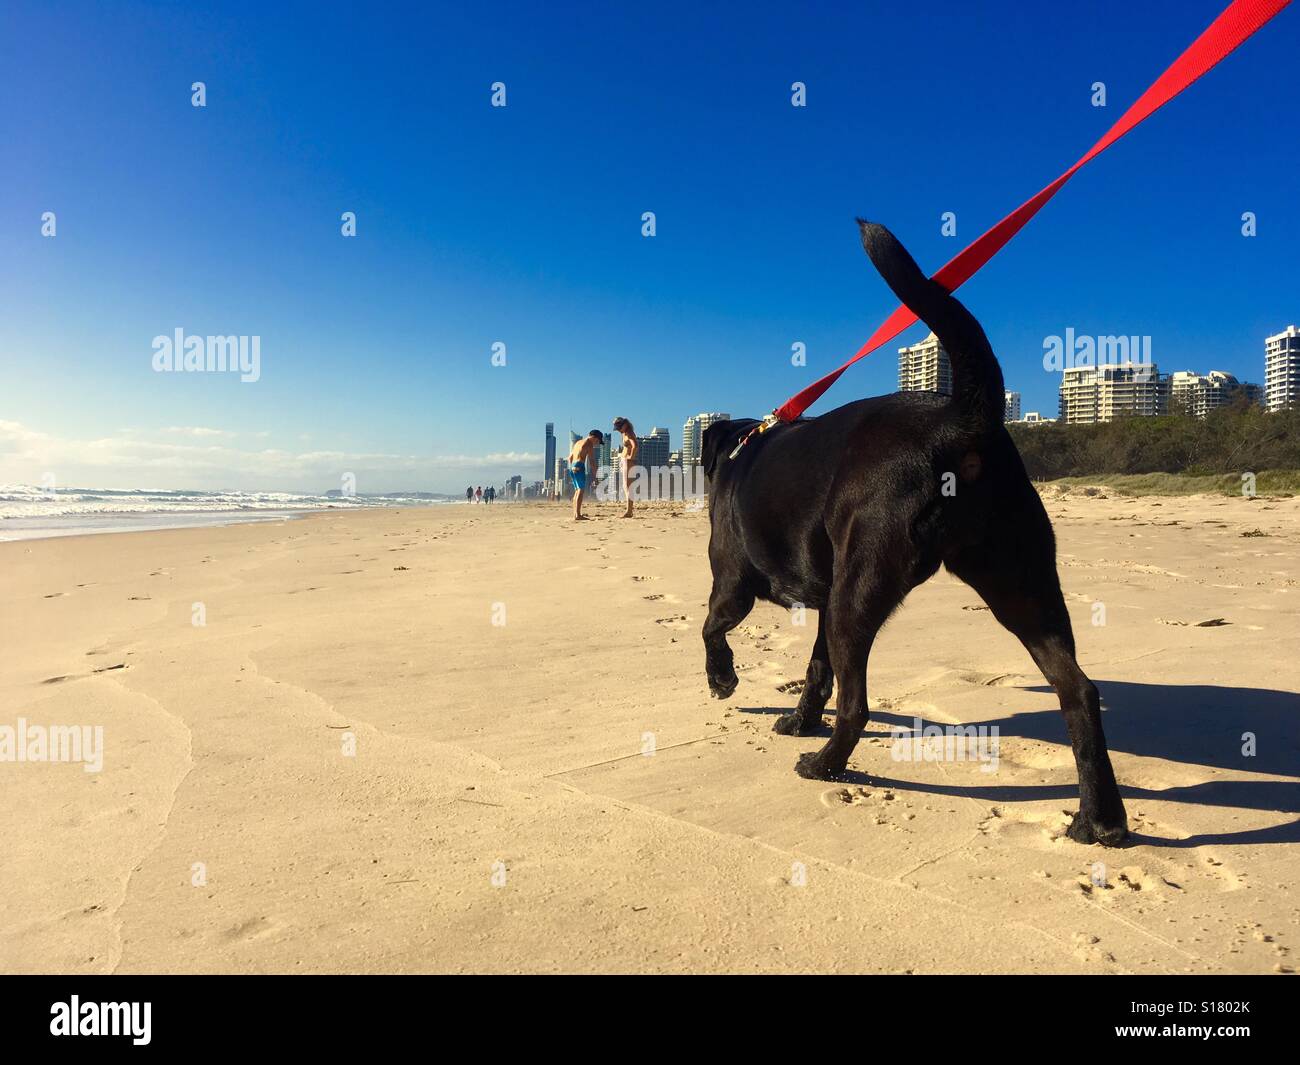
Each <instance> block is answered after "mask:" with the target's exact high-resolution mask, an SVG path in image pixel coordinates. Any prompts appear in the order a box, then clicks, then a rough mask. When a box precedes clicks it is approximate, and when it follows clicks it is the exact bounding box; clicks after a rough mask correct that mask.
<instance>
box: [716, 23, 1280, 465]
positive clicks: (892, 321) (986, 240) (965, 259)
mask: <svg viewBox="0 0 1300 1065" xmlns="http://www.w3.org/2000/svg"><path fill="white" fill-rule="evenodd" d="M1290 2H1291V0H1233V2H1232V3H1230V4H1229V5H1228V6H1227V7H1226V8H1225V9H1224V11H1223V13H1222V14H1221V15H1219V17H1218V18H1216V19H1215V20H1214V21H1213V22H1212V23H1211V24H1210V25H1209V27H1208V28H1207V29H1206V30H1205V32H1204V33H1202V34H1201V35H1200V36H1199V37H1197V38H1196V40H1195V41H1193V42H1192V43H1191V45H1190V46H1189V47H1188V49H1187V51H1185V52H1184V53H1183V54H1182V55H1180V56H1179V57H1178V58H1177V59H1175V60H1174V62H1173V63H1172V64H1170V66H1169V69H1168V70H1166V71H1165V72H1164V73H1163V74H1161V75H1160V77H1159V78H1157V79H1156V80H1155V82H1154V83H1153V84H1152V85H1151V87H1150V88H1149V89H1147V91H1146V92H1144V93H1143V94H1142V95H1141V96H1140V97H1139V98H1138V99H1137V101H1136V102H1135V103H1134V104H1133V105H1132V106H1131V107H1130V108H1129V109H1128V110H1127V111H1125V112H1124V114H1123V115H1122V116H1121V117H1120V120H1119V121H1118V122H1116V123H1115V124H1114V125H1113V126H1111V127H1110V129H1109V130H1107V131H1106V134H1105V136H1103V137H1102V138H1101V140H1099V141H1098V142H1097V143H1096V144H1094V145H1093V146H1092V147H1091V148H1090V149H1088V152H1087V154H1086V155H1084V156H1083V158H1081V159H1080V160H1079V161H1078V162H1077V163H1075V164H1074V165H1073V166H1072V167H1070V169H1069V170H1067V171H1066V172H1065V173H1064V174H1062V175H1061V176H1060V177H1058V178H1057V179H1056V180H1055V181H1053V182H1052V183H1051V184H1050V185H1048V186H1047V187H1046V188H1045V189H1043V190H1042V191H1041V192H1039V193H1038V194H1037V195H1036V196H1034V197H1033V198H1032V199H1029V200H1026V201H1025V202H1024V203H1022V204H1021V205H1020V206H1019V207H1017V208H1016V209H1015V210H1014V211H1012V212H1011V213H1010V214H1009V215H1007V216H1006V218H1004V219H1002V221H1001V222H999V223H998V224H997V225H995V226H994V227H993V228H992V229H990V230H989V231H988V232H987V233H985V234H984V235H983V236H981V237H978V238H977V239H976V240H975V241H973V242H972V243H971V244H970V245H968V246H967V247H966V248H964V249H962V251H961V252H960V253H958V255H957V256H956V258H954V259H952V260H951V261H949V262H948V263H947V264H946V265H945V266H944V267H943V268H942V269H941V270H940V271H939V272H938V273H937V274H935V275H934V278H933V280H935V281H938V282H939V283H940V284H941V285H943V287H944V288H946V289H947V290H948V291H949V292H952V291H954V290H956V289H957V288H958V287H959V286H960V285H962V284H963V283H965V282H966V281H968V280H969V279H970V278H971V277H972V275H974V274H975V272H976V271H977V270H979V268H980V267H982V266H983V265H984V264H985V263H986V262H988V261H989V260H990V259H991V258H993V256H994V255H996V254H997V253H998V252H999V251H1000V250H1001V249H1002V248H1003V247H1004V246H1005V245H1006V243H1007V242H1008V241H1009V240H1010V239H1011V238H1012V237H1014V236H1015V235H1016V234H1017V233H1018V232H1020V229H1021V227H1022V226H1024V224H1025V223H1026V222H1028V221H1029V220H1030V219H1031V218H1033V217H1034V215H1036V214H1037V213H1038V211H1039V208H1041V207H1042V206H1043V204H1045V203H1047V201H1048V200H1050V199H1051V198H1052V197H1053V196H1055V195H1056V194H1057V192H1059V191H1060V189H1061V187H1062V186H1063V185H1064V184H1065V183H1066V182H1067V181H1069V180H1070V178H1072V177H1074V175H1075V173H1076V172H1077V171H1078V170H1079V169H1080V168H1081V167H1083V165H1084V164H1085V163H1087V162H1089V161H1091V160H1092V159H1095V158H1096V157H1097V156H1099V155H1100V154H1101V153H1102V152H1104V151H1105V150H1106V149H1107V148H1109V147H1110V146H1111V145H1112V144H1114V143H1115V142H1116V141H1117V140H1119V139H1120V138H1121V137H1122V136H1124V134H1126V133H1128V132H1129V131H1130V130H1132V129H1133V128H1134V127H1135V126H1137V125H1138V124H1139V123H1141V122H1142V121H1144V120H1145V119H1147V118H1149V117H1150V116H1151V115H1152V114H1154V113H1155V112H1156V111H1158V110H1159V109H1160V108H1162V107H1163V106H1164V105H1165V104H1167V103H1168V102H1169V101H1170V100H1172V99H1173V98H1174V97H1175V96H1177V95H1178V94H1179V93H1180V92H1182V91H1183V90H1184V89H1185V88H1187V86H1189V85H1191V84H1192V82H1194V81H1196V79H1197V78H1199V77H1201V75H1203V74H1206V73H1208V72H1209V71H1210V70H1212V69H1213V68H1214V67H1215V65H1217V64H1218V62H1219V61H1220V60H1221V59H1224V58H1226V57H1227V56H1228V55H1229V54H1231V53H1232V51H1233V50H1234V49H1236V48H1237V46H1238V45H1240V44H1241V43H1242V42H1243V41H1245V40H1246V39H1247V38H1248V37H1250V36H1251V35H1252V34H1253V33H1255V31H1256V30H1258V29H1260V28H1261V27H1262V26H1263V25H1264V24H1265V23H1266V22H1268V20H1269V19H1271V18H1272V17H1273V16H1274V15H1276V14H1277V13H1278V12H1279V11H1281V10H1282V9H1283V8H1284V7H1286V6H1287V4H1289V3H1290ZM915 321H916V315H914V314H913V313H912V312H911V311H909V310H908V309H907V308H906V307H899V308H898V309H897V310H895V311H894V313H893V314H891V315H890V316H889V317H888V318H887V319H886V320H885V321H884V323H883V324H882V325H881V326H880V328H879V329H877V330H876V331H875V332H874V333H872V334H871V339H870V340H868V341H867V342H866V343H865V344H864V345H863V346H862V347H861V348H860V349H859V350H858V353H857V354H856V355H854V356H853V358H851V359H849V361H848V362H846V363H845V364H844V365H843V366H841V367H840V368H839V369H838V370H833V371H831V372H830V373H828V374H827V375H826V376H825V377H823V378H821V379H819V380H817V381H814V382H813V383H812V384H811V385H809V386H808V387H807V388H805V389H804V390H803V391H802V392H800V393H798V394H797V395H794V396H791V397H790V398H789V399H787V400H786V401H785V403H783V404H782V405H781V406H780V407H778V408H777V409H776V410H774V411H773V412H772V413H771V414H769V415H768V416H767V417H766V418H764V419H763V421H762V422H761V423H760V424H759V425H758V426H757V427H756V428H755V429H752V430H750V432H749V433H748V434H746V436H745V438H744V439H743V440H742V441H741V442H740V444H739V445H738V446H737V447H736V450H735V451H733V452H732V453H731V457H732V458H735V457H736V455H737V454H738V453H739V451H740V449H741V448H742V447H744V446H745V444H746V443H747V442H748V441H749V438H750V437H751V436H753V435H754V433H755V432H760V433H761V432H766V431H767V430H768V429H770V428H771V427H772V426H773V425H776V424H777V423H778V422H789V421H794V419H796V418H798V417H799V415H801V414H802V413H803V412H804V411H805V410H807V409H808V408H809V407H811V406H812V405H813V404H814V403H815V402H816V401H817V400H818V399H820V398H821V395H822V393H823V392H825V391H826V390H827V389H828V388H830V387H831V385H833V384H834V383H835V382H836V381H838V380H839V377H840V374H842V373H843V372H844V371H845V370H847V369H848V368H849V367H850V366H852V365H853V364H854V363H855V362H857V361H858V360H859V359H861V358H864V357H865V356H867V355H870V354H871V353H872V352H873V351H875V350H876V349H877V348H879V347H881V346H883V345H884V344H887V343H888V342H889V341H891V340H892V339H893V338H894V337H896V336H898V334H899V333H901V332H902V331H903V330H904V329H906V328H907V327H908V326H910V325H912V324H913V323H914V322H915Z"/></svg>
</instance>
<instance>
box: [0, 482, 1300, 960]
mask: <svg viewBox="0 0 1300 1065" xmlns="http://www.w3.org/2000/svg"><path fill="white" fill-rule="evenodd" d="M1045 500H1046V502H1047V505H1048V508H1049V511H1050V513H1051V515H1052V517H1053V520H1054V523H1055V526H1056V531H1057V539H1058V556H1059V565H1060V571H1061V576H1062V581H1063V583H1064V587H1065V592H1066V597H1067V600H1068V602H1069V604H1070V608H1071V611H1072V615H1073V620H1074V627H1075V633H1076V637H1077V640H1078V644H1079V649H1080V655H1079V657H1080V661H1081V663H1082V664H1083V666H1084V668H1085V669H1086V670H1087V672H1088V673H1089V674H1090V675H1091V676H1092V678H1093V679H1094V680H1095V681H1096V682H1097V684H1098V685H1099V687H1100V689H1101V692H1102V697H1103V700H1104V703H1105V707H1106V712H1105V715H1104V722H1105V728H1106V732H1107V736H1108V739H1109V741H1110V746H1111V751H1112V757H1113V759H1114V764H1115V770H1116V774H1117V776H1118V778H1119V782H1120V785H1121V789H1122V791H1123V794H1124V797H1125V801H1126V803H1127V807H1128V812H1129V818H1130V824H1131V827H1132V829H1133V841H1132V844H1131V845H1130V846H1128V847H1126V848H1122V849H1116V850H1104V849H1102V848H1099V847H1085V846H1081V845H1078V844H1075V843H1073V842H1071V841H1070V840H1068V839H1066V838H1065V837H1064V836H1063V835H1062V833H1063V831H1064V828H1065V827H1066V825H1067V823H1068V816H1069V812H1070V811H1072V810H1073V809H1075V808H1077V792H1076V780H1075V770H1074V765H1073V761H1072V758H1071V755H1070V750H1069V747H1068V744H1067V741H1066V736H1065V727H1064V723H1063V720H1062V719H1061V716H1060V714H1059V712H1058V710H1057V708H1056V701H1055V698H1054V696H1053V695H1052V693H1051V692H1050V690H1048V689H1047V688H1046V687H1045V685H1044V682H1043V680H1042V678H1041V677H1040V676H1039V675H1038V674H1037V672H1036V671H1035V670H1034V667H1033V664H1032V662H1031V661H1030V659H1029V657H1028V655H1027V654H1026V653H1025V651H1024V650H1023V649H1022V648H1021V646H1020V645H1019V644H1018V643H1017V642H1016V641H1015V639H1014V638H1013V637H1011V636H1010V635H1009V634H1008V633H1006V632H1005V631H1003V630H1002V629H1001V628H1000V627H999V626H998V625H997V624H996V623H995V622H994V621H993V620H992V618H991V616H990V615H989V613H988V612H987V610H986V609H985V608H984V607H983V605H982V604H981V602H980V600H979V599H978V597H977V596H976V595H975V594H974V593H973V592H972V591H970V590H969V589H968V588H966V587H965V586H964V585H962V584H960V583H959V582H957V581H955V580H954V579H952V578H950V577H948V576H947V575H946V574H943V573H941V574H940V575H938V576H937V577H936V578H935V579H934V580H932V581H931V582H930V583H929V584H927V585H925V586H923V587H922V588H920V589H918V590H917V591H916V592H915V593H913V595H912V596H911V597H910V599H909V600H908V601H907V603H906V604H905V606H904V607H903V609H902V610H901V611H900V612H899V613H898V614H897V615H896V616H895V618H894V619H893V620H892V621H891V623H890V624H889V626H888V627H887V628H886V629H885V631H884V634H883V636H882V637H881V638H880V639H879V640H878V641H877V644H876V647H875V651H874V653H873V656H872V660H871V671H870V683H869V691H870V696H871V706H872V722H871V725H870V726H869V731H868V733H867V735H866V736H865V737H864V739H863V741H862V743H861V744H860V745H859V746H858V749H857V751H856V753H855V757H854V758H853V760H852V762H851V763H850V764H851V769H852V770H853V772H852V774H851V776H850V778H849V779H848V780H846V781H845V782H844V783H839V784H830V783H819V782H814V781H809V780H804V779H801V778H800V777H798V776H796V775H795V773H794V772H793V766H794V763H795V760H796V758H797V757H798V755H799V754H800V753H802V752H804V751H808V750H813V749H816V748H817V747H819V746H820V745H821V744H822V743H823V742H824V737H809V738H804V739H796V738H787V737H782V736H777V735H775V734H773V733H772V732H771V725H772V722H773V720H774V719H775V717H776V715H778V714H779V713H781V712H784V711H786V710H788V709H789V708H791V707H793V706H794V704H795V703H796V702H797V699H798V693H797V690H793V689H791V688H790V687H789V685H790V682H796V681H801V680H802V677H803V672H804V667H805V664H806V660H807V655H808V652H809V650H810V648H811V644H812V639H813V636H814V635H815V619H814V618H812V617H811V616H810V617H809V624H808V625H806V626H800V625H798V624H795V620H796V619H794V618H793V617H792V616H791V614H790V612H788V611H784V610H781V609H778V608H776V607H774V606H771V605H760V606H759V607H758V608H757V609H756V610H755V611H754V613H753V614H752V615H751V616H750V618H749V619H748V620H747V621H746V623H745V624H744V625H743V626H742V627H741V628H740V629H739V630H737V632H735V633H734V634H733V637H732V646H733V647H734V648H735V651H736V660H737V667H738V671H739V674H740V677H741V685H740V688H739V689H738V690H737V692H736V693H735V695H734V696H733V697H732V698H731V699H730V700H729V701H727V702H725V703H720V702H718V701H716V700H712V699H710V698H709V694H708V690H707V687H706V685H705V681H704V677H703V652H702V647H701V643H700V638H699V629H700V625H701V623H702V621H703V615H704V604H705V600H706V598H707V595H708V591H709V575H708V563H707V559H706V556H705V547H706V544H707V540H708V518H707V514H706V513H704V512H702V511H694V512H691V511H687V510H685V509H683V508H682V507H681V506H680V505H677V506H674V507H671V508H670V507H667V506H665V507H662V508H658V509H656V508H646V509H645V510H644V511H643V512H642V514H641V516H639V517H638V518H637V519H636V520H634V521H630V522H629V521H620V520H617V519H616V518H615V514H616V513H617V510H616V508H615V507H614V506H613V505H603V506H602V505H596V506H593V507H591V509H590V513H591V514H592V515H593V518H594V520H592V521H589V522H586V523H582V524H578V525H575V524H574V523H572V522H570V521H568V520H566V508H565V506H564V505H545V504H521V505H511V506H505V505H496V506H492V507H486V506H467V505H444V506H435V507H428V508H419V509H407V508H403V509H391V510H375V511H362V512H352V513H333V512H330V513H323V514H318V515H313V516H310V517H306V518H301V519H297V520H292V521H277V522H268V523H263V524H256V525H238V526H227V527H223V528H202V529H181V530H173V531H161V532H141V533H131V534H124V535H100V536H82V537H69V538H59V539H49V540H34V541H26V542H15V543H0V572H3V573H4V608H3V639H4V645H5V648H6V654H5V656H4V660H3V664H2V665H0V693H2V696H0V698H2V701H3V712H0V725H15V724H16V722H17V721H18V719H19V718H22V719H24V720H25V721H26V722H29V723H37V724H40V725H53V724H65V725H68V724H72V725H88V726H102V728H103V737H104V740H103V767H102V770H101V771H100V772H97V773H91V772H86V771H85V770H84V768H83V766H81V765H77V764H56V763H49V762H45V763H41V762H22V763H18V762H8V763H3V764H0V801H3V804H4V807H5V809H6V811H7V814H8V817H7V819H6V820H7V824H8V826H9V829H8V831H7V833H6V845H5V847H4V848H3V852H0V883H2V884H3V891H0V968H3V969H4V970H5V971H11V972H14V971H16V972H59V973H105V972H168V973H170V972H176V973H181V972H239V973H243V972H466V971H473V972H519V971H525V972H592V971H602V972H611V971H612V972H720V971H726V972H872V973H882V972H883V973H902V972H911V973H936V972H958V973H1000V972H1029V973H1063V972H1078V973H1097V974H1102V973H1184V972H1187V973H1224V972H1228V973H1274V972H1282V973H1285V972H1291V971H1292V970H1293V969H1294V968H1295V967H1296V964H1297V962H1298V961H1300V893H1298V892H1300V889H1298V888H1297V886H1296V885H1297V882H1298V881H1300V875H1298V874H1300V820H1298V818H1300V804H1298V800H1300V795H1298V794H1297V771H1298V770H1300V661H1298V656H1297V654H1296V648H1297V647H1300V642H1298V638H1300V500H1297V499H1266V498H1260V499H1253V500H1251V499H1242V498H1226V497H1212V496H1197V497H1185V498H1178V497H1162V498H1152V497H1147V498H1138V499H1134V498H1124V497H1119V496H1115V495H1113V494H1111V493H1109V492H1106V493H1102V494H1100V495H1091V496H1089V495H1085V494H1083V493H1082V492H1080V491H1078V490H1075V491H1071V492H1070V493H1068V494H1064V495H1062V494H1060V493H1059V492H1058V491H1055V490H1052V489H1048V490H1047V491H1046V492H1045ZM1097 603H1100V604H1102V608H1103V609H1102V611H1098V610H1097V608H1096V606H1095V604H1097ZM1099 615H1102V616H1103V618H1104V622H1105V623H1104V624H1094V619H1096V618H1097V617H1098V616H1099ZM196 622H202V623H201V624H197V623H196ZM918 719H919V720H920V721H921V722H922V723H924V724H927V725H935V724H937V725H948V724H953V723H965V724H975V725H985V726H990V727H991V726H994V725H996V726H997V728H998V734H999V746H998V761H997V765H996V770H995V771H991V772H990V771H986V769H987V765H982V764H980V763H977V762H974V761H958V760H947V761H899V760H896V759H895V758H894V757H892V755H891V751H892V750H894V748H893V746H892V745H891V741H890V729H891V727H893V726H903V727H908V728H910V727H911V726H912V723H913V722H914V721H915V720H918ZM827 720H828V721H829V717H828V718H827ZM827 731H829V730H827ZM1247 733H1249V734H1252V735H1253V737H1254V746H1253V750H1254V753H1253V755H1252V756H1245V755H1243V753H1242V752H1243V746H1244V745H1246V744H1247V742H1248V741H1246V740H1244V739H1243V736H1244V734H1247ZM1098 863H1100V864H1098Z"/></svg>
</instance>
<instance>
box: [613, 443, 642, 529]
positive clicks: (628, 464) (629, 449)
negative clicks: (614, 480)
mask: <svg viewBox="0 0 1300 1065" xmlns="http://www.w3.org/2000/svg"><path fill="white" fill-rule="evenodd" d="M614 428H615V429H617V430H618V432H619V433H620V434H621V435H622V437H623V446H622V447H621V448H619V449H618V472H619V475H620V476H621V477H622V478H623V494H624V495H625V496H627V510H625V511H623V514H622V517H624V518H630V517H631V516H632V485H631V483H630V481H629V475H630V473H631V470H632V465H633V463H635V462H636V456H637V452H638V451H639V450H640V448H641V446H640V444H639V443H637V439H636V430H635V429H633V428H632V423H631V422H630V421H628V420H627V419H626V418H615V419H614Z"/></svg>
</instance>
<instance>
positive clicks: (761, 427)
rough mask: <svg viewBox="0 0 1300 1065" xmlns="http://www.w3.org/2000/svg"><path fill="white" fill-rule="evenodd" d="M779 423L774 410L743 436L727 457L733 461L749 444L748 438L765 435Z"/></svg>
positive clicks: (779, 420)
mask: <svg viewBox="0 0 1300 1065" xmlns="http://www.w3.org/2000/svg"><path fill="white" fill-rule="evenodd" d="M780 422H781V419H780V418H778V417H777V414H776V411H775V410H774V411H772V413H771V414H769V415H768V416H767V417H766V418H764V419H763V420H762V421H761V422H759V423H758V424H757V425H756V426H754V428H752V429H751V430H750V431H749V432H747V433H746V434H745V435H744V436H742V437H741V438H740V443H739V444H737V445H736V450H735V451H733V452H732V453H731V455H730V456H728V457H729V458H733V459H734V458H735V457H736V456H737V455H739V454H740V449H741V448H743V447H744V446H745V445H746V444H748V443H749V438H750V437H751V436H753V435H754V434H755V433H765V432H767V431H768V430H769V429H771V428H772V426H774V425H779V424H780Z"/></svg>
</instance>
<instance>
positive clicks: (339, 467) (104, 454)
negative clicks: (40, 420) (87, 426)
mask: <svg viewBox="0 0 1300 1065" xmlns="http://www.w3.org/2000/svg"><path fill="white" fill-rule="evenodd" d="M158 434H159V435H161V436H163V437H170V438H172V439H161V440H150V439H146V438H144V437H143V436H142V435H140V431H139V430H129V431H127V432H126V433H119V434H118V435H116V436H111V437H100V438H97V439H85V440H80V439H71V438H65V437H58V436H54V435H51V434H49V433H43V432H40V431H39V430H36V429H32V428H30V427H28V426H25V425H23V424H21V423H19V422H10V421H0V482H6V483H10V484H39V483H41V481H42V477H43V476H44V475H46V474H52V475H53V476H54V479H55V482H56V483H57V484H60V485H63V486H66V487H74V486H75V487H83V488H133V487H137V486H139V485H141V484H149V485H150V486H153V487H170V488H203V489H219V488H235V489H241V490H245V491H255V490H258V489H263V490H281V491H322V490H324V489H325V488H329V487H334V486H335V485H337V483H338V482H339V479H340V477H341V476H342V475H343V474H344V473H352V474H355V475H356V478H357V485H358V489H359V490H360V491H362V492H367V491H375V492H388V491H401V490H408V491H435V492H438V491H448V492H458V491H461V490H463V488H464V485H463V484H460V483H459V482H460V481H462V480H463V479H464V478H466V477H468V478H469V479H470V480H474V481H475V482H476V483H483V482H493V483H495V482H496V481H498V480H504V479H505V478H506V477H508V476H510V475H511V474H515V473H521V474H523V475H524V476H525V478H526V479H528V480H532V479H533V475H532V474H531V473H530V471H531V470H534V469H535V468H536V467H538V466H540V464H541V461H542V456H541V455H538V454H532V453H529V452H518V451H509V452H494V453H492V454H487V455H463V454H462V455H404V454H396V453H384V452H353V451H343V450H314V451H301V452H295V451H286V450H284V449H282V448H268V447H260V448H259V447H255V446H251V447H250V446H243V447H240V446H237V444H236V443H234V442H233V441H235V440H236V439H237V438H239V437H240V436H247V437H251V438H265V437H266V436H267V435H269V434H266V433H247V434H240V433H236V432H231V431H229V430H222V429H210V428H206V427H199V426H188V427H187V426H170V427H168V428H166V429H163V430H160V431H158ZM176 437H179V438H180V439H174V438H176Z"/></svg>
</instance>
